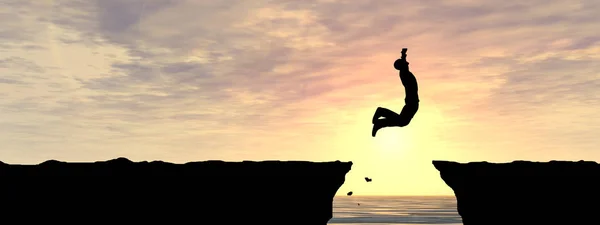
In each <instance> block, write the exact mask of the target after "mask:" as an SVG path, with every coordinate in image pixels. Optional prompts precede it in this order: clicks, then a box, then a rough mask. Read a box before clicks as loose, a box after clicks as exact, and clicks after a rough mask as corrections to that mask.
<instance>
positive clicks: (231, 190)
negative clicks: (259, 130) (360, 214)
mask: <svg viewBox="0 0 600 225" xmlns="http://www.w3.org/2000/svg"><path fill="white" fill-rule="evenodd" d="M351 167H352V162H339V161H336V162H322V163H315V162H296V161H289V162H280V161H264V162H250V161H244V162H223V161H206V162H190V163H186V164H172V163H166V162H160V161H156V162H135V163H134V162H131V161H129V160H128V159H125V158H118V159H114V160H109V161H105V162H95V163H65V162H58V161H53V160H50V161H46V162H44V163H41V164H39V165H8V164H4V163H1V162H0V180H1V182H2V183H1V185H0V194H1V195H2V197H1V198H0V201H1V202H2V205H3V206H4V207H3V210H1V211H0V215H1V216H2V219H3V220H5V221H8V220H9V219H11V220H12V219H16V221H19V222H18V223H19V224H26V223H28V222H31V223H32V224H33V223H34V222H35V221H42V222H58V223H63V224H64V223H71V222H75V223H77V224H87V223H91V222H98V223H99V224H102V223H104V224H106V223H110V224H117V223H130V224H149V223H158V224H189V223H194V224H315V225H325V224H327V222H328V221H329V219H331V217H332V210H333V209H332V202H333V197H334V195H335V193H336V192H337V190H338V188H339V187H340V186H341V185H342V184H343V183H344V180H345V175H346V173H347V172H349V171H350V168H351Z"/></svg>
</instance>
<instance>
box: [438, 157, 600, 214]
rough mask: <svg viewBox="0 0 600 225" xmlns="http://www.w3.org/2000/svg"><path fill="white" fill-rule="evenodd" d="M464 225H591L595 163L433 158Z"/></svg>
mask: <svg viewBox="0 0 600 225" xmlns="http://www.w3.org/2000/svg"><path fill="white" fill-rule="evenodd" d="M433 165H434V166H435V168H436V169H438V170H439V171H440V175H441V177H442V179H443V180H444V182H446V184H448V186H450V187H451V188H452V189H453V190H454V193H455V195H456V200H457V207H458V213H459V214H460V215H461V217H462V220H463V223H464V224H465V225H484V224H485V225H490V224H492V225H495V224H497V225H501V224H504V225H505V224H511V225H532V224H569V225H576V224H597V223H599V222H598V220H599V219H598V218H597V214H598V210H599V209H600V207H599V206H598V203H599V200H600V183H599V182H598V181H600V165H598V164H597V163H596V162H589V161H588V162H586V161H579V162H568V161H551V162H528V161H514V162H512V163H498V164H494V163H487V162H472V163H456V162H448V161H433Z"/></svg>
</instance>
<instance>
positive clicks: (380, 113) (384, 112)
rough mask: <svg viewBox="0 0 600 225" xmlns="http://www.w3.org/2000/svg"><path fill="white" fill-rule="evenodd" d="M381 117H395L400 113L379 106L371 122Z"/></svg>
mask: <svg viewBox="0 0 600 225" xmlns="http://www.w3.org/2000/svg"><path fill="white" fill-rule="evenodd" d="M379 117H385V118H390V119H394V118H395V117H398V113H396V112H394V111H392V110H389V109H386V108H383V107H377V110H375V114H373V120H372V121H371V122H372V123H375V121H376V120H377V119H379Z"/></svg>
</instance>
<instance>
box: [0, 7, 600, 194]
mask: <svg viewBox="0 0 600 225" xmlns="http://www.w3.org/2000/svg"><path fill="white" fill-rule="evenodd" d="M598 12H600V1H594V0H582V1H567V0H564V1H542V0H529V1H522V0H521V1H510V0H509V1H499V0H494V1H480V0H457V1H449V0H448V1H445V0H419V1H394V0H347V1H342V0H302V1H300V0H297V1H293V0H268V1H267V0H252V1H248V0H218V1H217V0H79V1H78V0H44V1H41V0H40V1H33V0H29V1H27V0H0V94H1V96H2V97H1V98H0V143H1V144H0V161H3V162H6V163H19V164H37V163H40V162H43V161H45V160H48V159H56V160H61V161H100V160H107V159H111V158H116V157H127V158H129V159H131V160H133V161H140V160H163V161H170V162H177V163H183V162H188V161H203V160H212V159H218V160H226V161H241V160H274V159H276V160H310V161H335V160H340V161H352V162H353V163H354V166H353V168H352V171H351V172H350V173H348V175H347V176H346V183H345V184H344V186H342V188H340V190H339V192H338V194H342V195H343V194H345V193H346V192H347V191H354V193H355V195H452V194H453V193H452V190H451V189H450V188H449V187H447V186H446V185H445V184H444V183H443V181H442V180H441V179H440V177H439V174H438V171H437V170H435V168H434V167H433V166H432V164H431V161H432V160H450V161H460V162H468V161H491V162H507V161H512V160H535V161H548V160H553V159H557V160H581V159H583V160H591V161H600V148H598V147H597V146H598V145H599V144H600V138H598V137H599V136H598V134H599V132H600V116H599V114H600V34H598V31H600V15H598ZM403 47H407V48H408V61H409V62H410V63H411V64H410V65H411V70H412V71H413V73H414V74H415V75H416V76H417V79H418V81H419V85H420V97H421V108H420V110H419V112H418V113H417V115H416V116H415V118H414V119H413V121H412V123H411V124H410V125H409V126H407V127H403V128H384V129H382V130H380V131H379V133H378V135H377V137H376V138H373V137H371V117H372V115H373V112H374V111H375V109H376V108H377V107H378V106H384V107H388V108H390V109H392V110H400V109H401V108H402V106H403V104H404V101H403V99H404V89H403V87H402V85H401V83H400V80H399V79H398V72H397V71H396V70H395V69H394V68H393V66H392V64H393V62H394V60H395V59H396V58H398V57H399V56H400V51H401V49H402V48H403ZM365 176H368V177H371V178H373V182H371V183H366V182H365V181H364V179H363V177H365Z"/></svg>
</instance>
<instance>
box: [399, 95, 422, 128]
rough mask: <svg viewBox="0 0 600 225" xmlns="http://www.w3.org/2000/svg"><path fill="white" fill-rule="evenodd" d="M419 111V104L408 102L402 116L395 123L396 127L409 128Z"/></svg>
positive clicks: (401, 113)
mask: <svg viewBox="0 0 600 225" xmlns="http://www.w3.org/2000/svg"><path fill="white" fill-rule="evenodd" d="M418 110H419V102H418V101H417V102H414V101H413V102H410V101H407V102H406V105H404V107H403V108H402V111H401V112H400V115H399V116H398V117H397V118H398V119H397V120H396V121H395V122H396V123H395V124H394V126H397V127H404V126H407V125H408V124H409V123H410V121H411V120H412V119H413V117H414V116H415V114H417V111H418Z"/></svg>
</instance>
